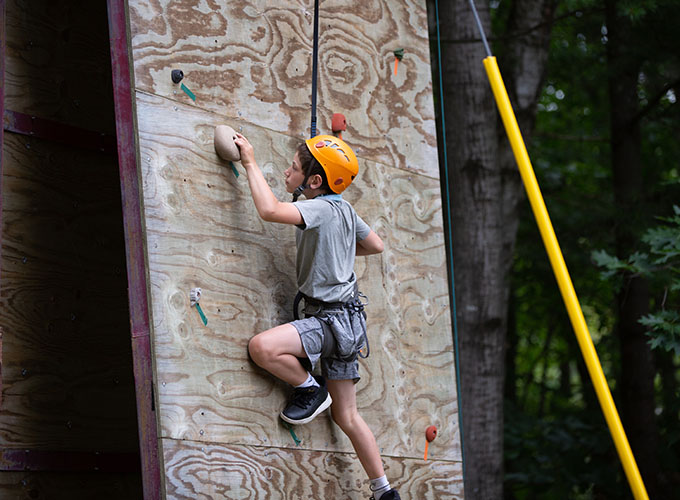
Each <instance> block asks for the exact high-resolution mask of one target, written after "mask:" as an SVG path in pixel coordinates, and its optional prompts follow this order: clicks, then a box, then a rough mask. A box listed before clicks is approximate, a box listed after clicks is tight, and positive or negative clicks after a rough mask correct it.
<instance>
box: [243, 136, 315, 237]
mask: <svg viewBox="0 0 680 500" xmlns="http://www.w3.org/2000/svg"><path fill="white" fill-rule="evenodd" d="M234 143H235V144H236V145H237V146H238V148H239V151H240V153H241V164H242V165H243V168H245V169H246V172H247V173H248V185H249V186H250V192H251V193H252V195H253V201H254V202H255V208H256V209H257V213H258V214H259V215H260V217H261V218H262V219H264V220H266V221H267V222H280V223H282V224H295V225H299V224H302V223H303V222H304V221H303V219H302V215H301V214H300V211H299V210H298V209H297V208H296V207H295V205H293V204H292V203H286V202H281V201H279V200H277V199H276V196H274V193H273V192H272V190H271V188H270V187H269V184H267V181H266V179H265V178H264V175H262V171H261V170H260V167H259V166H258V165H257V163H256V162H255V153H254V151H253V146H252V145H251V144H250V142H248V139H246V138H245V136H243V135H242V134H239V133H236V139H234Z"/></svg>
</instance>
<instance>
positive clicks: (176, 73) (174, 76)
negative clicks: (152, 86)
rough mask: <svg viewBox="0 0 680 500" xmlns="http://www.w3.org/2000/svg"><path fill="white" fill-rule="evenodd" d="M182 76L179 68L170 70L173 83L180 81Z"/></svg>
mask: <svg viewBox="0 0 680 500" xmlns="http://www.w3.org/2000/svg"><path fill="white" fill-rule="evenodd" d="M182 78H184V73H182V70H181V69H173V70H172V81H173V82H174V83H179V82H181V81H182Z"/></svg>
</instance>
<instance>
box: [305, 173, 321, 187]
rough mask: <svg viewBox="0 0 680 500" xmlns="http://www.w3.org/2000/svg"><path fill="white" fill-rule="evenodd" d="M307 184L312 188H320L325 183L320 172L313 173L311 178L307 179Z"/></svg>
mask: <svg viewBox="0 0 680 500" xmlns="http://www.w3.org/2000/svg"><path fill="white" fill-rule="evenodd" d="M307 183H308V184H307V185H308V186H309V187H310V188H312V189H318V188H320V187H321V184H323V179H322V178H321V176H320V175H319V174H314V175H312V176H311V177H310V178H309V180H308V181H307Z"/></svg>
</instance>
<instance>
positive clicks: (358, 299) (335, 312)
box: [293, 285, 371, 362]
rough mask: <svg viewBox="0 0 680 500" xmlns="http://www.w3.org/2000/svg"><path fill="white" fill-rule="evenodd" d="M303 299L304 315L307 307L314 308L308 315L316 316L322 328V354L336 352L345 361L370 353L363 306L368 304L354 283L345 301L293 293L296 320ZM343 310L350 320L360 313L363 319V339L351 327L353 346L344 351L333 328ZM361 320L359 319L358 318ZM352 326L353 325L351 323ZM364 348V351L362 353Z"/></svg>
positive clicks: (363, 356) (298, 316) (341, 342)
mask: <svg viewBox="0 0 680 500" xmlns="http://www.w3.org/2000/svg"><path fill="white" fill-rule="evenodd" d="M303 299H304V301H305V316H308V315H307V313H306V310H307V308H308V307H310V308H313V309H314V313H313V314H310V315H309V316H313V317H315V318H317V319H318V320H319V321H320V322H321V327H322V328H323V330H324V345H323V348H322V349H321V352H322V354H323V355H329V354H332V353H335V354H337V356H336V357H337V358H338V359H340V360H342V361H345V362H351V361H354V360H355V359H357V356H358V357H360V358H362V359H366V358H368V356H369V355H370V354H371V347H370V345H369V343H368V335H367V334H366V333H365V331H366V328H365V321H366V311H365V308H366V306H367V305H368V297H366V295H364V294H363V293H361V292H360V291H359V290H358V288H357V287H356V285H355V286H354V292H353V298H352V299H351V300H348V301H347V302H324V301H322V300H317V299H314V298H312V297H309V296H307V295H305V294H304V293H302V292H301V291H298V293H297V294H296V295H295V300H294V301H293V317H294V318H295V319H296V320H298V319H300V312H299V308H300V302H301V301H302V300H303ZM345 311H347V312H349V319H350V321H352V319H354V318H353V316H354V315H357V314H360V315H361V316H363V321H364V334H363V335H362V336H363V339H362V338H357V336H356V331H355V328H351V330H352V335H353V342H352V346H353V348H352V349H351V350H349V351H348V352H346V353H344V354H343V353H342V352H341V350H342V349H341V346H342V344H344V342H343V341H342V340H341V339H338V338H337V335H336V329H335V328H334V323H335V322H336V321H338V318H337V317H338V316H339V315H341V314H343V313H344V312H345ZM360 321H361V320H360ZM351 326H354V325H351ZM364 348H365V350H366V353H365V354H364Z"/></svg>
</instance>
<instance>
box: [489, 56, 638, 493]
mask: <svg viewBox="0 0 680 500" xmlns="http://www.w3.org/2000/svg"><path fill="white" fill-rule="evenodd" d="M484 67H485V68H486V73H487V75H488V77H489V82H490V83H491V89H492V91H493V94H494V97H495V98H496V104H497V105H498V109H499V111H500V114H501V118H502V119H503V124H504V125H505V131H506V132H507V134H508V138H509V139H510V145H511V147H512V151H513V153H514V154H515V159H516V160H517V165H518V167H519V172H520V174H521V176H522V180H523V181H524V187H525V188H526V191H527V195H528V196H529V202H530V203H531V208H532V210H533V211H534V216H535V217H536V222H537V223H538V228H539V230H540V232H541V237H542V238H543V244H544V245H545V248H546V251H547V252H548V257H549V259H550V264H551V265H552V268H553V272H554V273H555V277H556V278H557V284H558V286H559V288H560V292H561V293H562V299H563V300H564V303H565V305H566V307H567V312H568V313H569V318H570V320H571V324H572V326H573V328H574V332H575V333H576V339H577V340H578V343H579V346H580V347H581V353H582V354H583V358H584V359H585V362H586V366H587V367H588V373H590V379H591V380H592V382H593V385H594V386H595V392H596V393H597V398H598V399H599V401H600V406H601V407H602V411H603V413H604V417H605V419H606V420H607V425H608V426H609V431H610V432H611V434H612V437H613V439H614V444H615V445H616V450H617V452H618V454H619V458H620V460H621V463H622V464H623V469H624V471H625V473H626V477H627V478H628V483H629V484H630V487H631V489H632V490H633V495H634V497H635V499H636V500H648V498H649V497H648V496H647V491H646V490H645V485H644V483H643V482H642V477H641V476H640V471H639V470H638V467H637V464H636V463H635V457H634V456H633V452H632V451H631V449H630V445H629V444H628V439H627V438H626V434H625V432H624V430H623V426H622V425H621V420H620V418H619V414H618V412H617V411H616V406H615V405H614V400H613V399H612V395H611V392H610V391H609V386H608V385H607V380H606V379H605V377H604V373H603V372H602V366H601V365H600V360H599V359H598V357H597V352H596V351H595V347H594V346H593V341H592V339H591V338H590V333H589V332H588V326H587V325H586V320H585V318H584V317H583V311H582V310H581V306H580V305H579V302H578V298H577V297H576V292H575V291H574V285H573V284H572V282H571V278H570V277H569V272H568V271H567V266H566V264H565V262H564V257H563V256H562V251H561V250H560V246H559V244H558V243H557V237H556V236H555V231H554V229H553V227H552V223H551V222H550V217H549V216H548V210H547V209H546V207H545V202H544V201H543V196H542V195H541V190H540V189H539V187H538V182H537V181H536V176H535V175H534V170H533V168H532V166H531V162H530V161H529V155H528V153H527V150H526V147H525V145H524V140H523V139H522V134H521V133H520V130H519V126H518V125H517V119H516V118H515V113H514V112H513V110H512V106H511V105H510V99H509V98H508V93H507V91H506V90H505V85H504V84H503V79H502V78H501V73H500V71H499V69H498V64H497V63H496V58H495V57H493V56H489V57H487V58H486V59H484Z"/></svg>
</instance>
